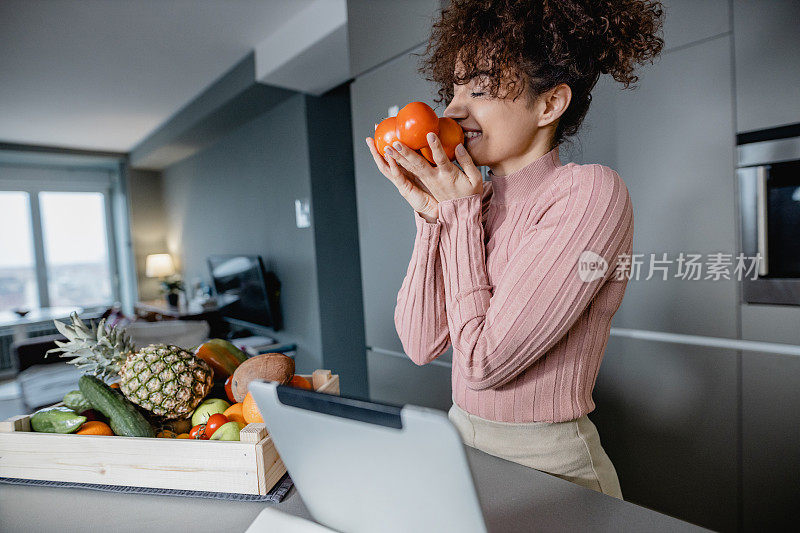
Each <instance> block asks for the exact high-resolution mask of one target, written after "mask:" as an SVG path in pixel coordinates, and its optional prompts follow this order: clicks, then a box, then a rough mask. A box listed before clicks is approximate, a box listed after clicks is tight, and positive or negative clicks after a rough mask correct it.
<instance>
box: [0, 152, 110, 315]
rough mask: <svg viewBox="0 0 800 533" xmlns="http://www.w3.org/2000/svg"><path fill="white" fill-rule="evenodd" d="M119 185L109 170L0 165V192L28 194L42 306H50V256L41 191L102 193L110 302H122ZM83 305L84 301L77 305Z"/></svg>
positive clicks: (39, 295) (37, 279)
mask: <svg viewBox="0 0 800 533" xmlns="http://www.w3.org/2000/svg"><path fill="white" fill-rule="evenodd" d="M118 185H119V179H118V173H117V172H114V171H112V170H109V169H92V168H51V167H36V166H14V165H0V191H2V192H24V193H27V194H28V205H29V214H30V217H31V220H30V222H31V236H32V237H33V251H34V262H35V265H36V286H37V289H38V297H39V298H38V299H39V307H50V289H49V286H48V275H47V258H46V257H45V250H44V228H43V225H42V212H41V208H40V199H39V193H41V192H88V193H92V192H93V193H100V194H102V195H103V202H104V207H105V223H106V249H107V251H108V260H109V270H110V272H111V299H112V301H111V302H108V304H109V305H112V304H113V303H114V302H118V301H120V299H121V298H120V296H121V294H122V289H121V286H120V270H119V269H120V263H119V258H118V256H117V242H116V238H117V237H116V231H115V228H116V225H115V220H114V210H113V208H112V202H113V201H114V189H115V187H117V186H118ZM76 305H79V306H81V307H83V305H82V304H76Z"/></svg>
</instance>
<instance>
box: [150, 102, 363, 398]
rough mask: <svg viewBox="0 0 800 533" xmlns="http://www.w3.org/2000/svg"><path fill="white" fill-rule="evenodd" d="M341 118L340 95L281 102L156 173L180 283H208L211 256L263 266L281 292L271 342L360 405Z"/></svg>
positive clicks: (353, 223) (359, 309)
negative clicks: (251, 257)
mask: <svg viewBox="0 0 800 533" xmlns="http://www.w3.org/2000/svg"><path fill="white" fill-rule="evenodd" d="M349 113H350V99H349V95H348V92H347V88H346V87H340V88H337V89H334V90H333V91H331V92H329V93H327V94H326V95H323V96H321V97H309V96H304V95H301V94H297V95H295V96H293V97H291V98H289V99H288V100H286V101H284V102H281V103H280V104H278V105H277V106H275V107H274V108H272V109H270V110H268V111H267V112H265V113H264V114H262V115H260V116H258V117H256V118H254V119H253V120H251V121H250V122H248V123H246V124H244V125H242V126H241V127H239V128H238V129H236V130H235V131H233V132H231V133H229V134H227V135H225V136H223V137H221V138H220V139H219V140H218V141H217V142H215V143H214V144H213V145H211V146H209V147H208V148H206V149H204V150H203V151H201V152H199V153H197V154H195V155H193V156H192V157H190V158H188V159H185V160H183V161H181V162H179V163H176V164H174V165H172V166H170V167H168V168H167V169H165V171H164V172H163V188H164V206H165V209H166V218H167V228H168V229H167V244H168V246H169V250H170V252H171V253H173V255H174V256H175V257H176V258H177V259H178V261H179V265H178V268H180V269H182V271H183V273H184V278H185V279H186V280H188V281H191V279H192V278H194V277H200V278H202V279H204V280H208V267H207V265H206V258H207V257H208V256H209V255H211V254H258V255H261V256H262V257H263V258H264V260H265V262H266V266H267V268H268V269H272V270H274V272H275V273H276V274H277V276H278V278H279V279H280V281H281V306H282V309H283V318H284V329H283V330H281V331H278V332H275V333H274V336H275V337H276V338H277V339H279V340H280V341H281V342H294V343H297V346H298V349H297V358H296V365H297V371H298V372H311V371H313V370H314V369H317V368H328V369H330V370H332V371H333V372H335V373H338V374H340V379H341V387H342V392H343V393H345V394H352V395H361V396H366V394H367V392H366V391H367V364H366V355H365V354H364V353H363V348H362V347H363V345H364V319H363V302H362V298H361V286H360V279H361V272H360V269H359V260H358V247H357V240H356V235H357V219H356V213H355V185H354V182H353V161H352V153H353V149H352V143H351V137H350V128H349V123H348V122H344V123H343V122H342V120H341V117H343V116H344V117H347V116H349ZM331 131H337V132H339V133H340V134H339V135H331V134H330V132H331ZM295 199H309V200H310V202H311V207H312V212H311V222H312V224H311V226H310V227H307V228H297V225H296V220H295V206H294V201H295Z"/></svg>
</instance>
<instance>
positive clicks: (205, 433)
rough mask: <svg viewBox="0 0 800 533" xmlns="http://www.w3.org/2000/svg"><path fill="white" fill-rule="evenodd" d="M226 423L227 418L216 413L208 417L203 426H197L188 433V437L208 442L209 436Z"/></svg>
mask: <svg viewBox="0 0 800 533" xmlns="http://www.w3.org/2000/svg"><path fill="white" fill-rule="evenodd" d="M227 423H228V417H227V416H225V415H223V414H222V413H217V414H214V415H211V416H210V417H208V421H207V422H206V423H205V424H197V425H196V426H194V427H193V428H192V430H191V431H190V432H189V437H190V438H192V439H199V440H209V439H210V438H211V435H213V434H214V432H215V431H216V430H217V429H219V427H220V426H222V425H223V424H227Z"/></svg>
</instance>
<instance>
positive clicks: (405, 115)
mask: <svg viewBox="0 0 800 533" xmlns="http://www.w3.org/2000/svg"><path fill="white" fill-rule="evenodd" d="M431 131H432V132H433V133H435V134H437V135H438V134H439V117H437V116H436V113H435V112H434V110H433V109H431V107H430V106H429V105H428V104H426V103H423V102H411V103H410V104H408V105H407V106H405V107H404V108H403V109H401V110H400V112H399V113H397V137H398V138H399V139H400V142H402V143H403V144H405V145H406V146H408V147H409V148H411V149H412V150H419V149H420V148H423V147H425V146H428V139H426V138H425V136H426V135H428V133H429V132H431Z"/></svg>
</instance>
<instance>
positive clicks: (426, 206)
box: [366, 137, 439, 222]
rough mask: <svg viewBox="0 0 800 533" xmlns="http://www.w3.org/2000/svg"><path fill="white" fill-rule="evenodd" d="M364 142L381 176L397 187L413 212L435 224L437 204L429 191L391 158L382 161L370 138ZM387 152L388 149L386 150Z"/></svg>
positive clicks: (437, 215) (437, 211) (437, 214)
mask: <svg viewBox="0 0 800 533" xmlns="http://www.w3.org/2000/svg"><path fill="white" fill-rule="evenodd" d="M366 141H367V146H369V151H370V152H371V153H372V158H373V159H374V160H375V164H376V165H377V166H378V170H380V171H381V174H383V175H384V176H386V177H387V178H388V179H389V181H391V182H392V183H394V186H395V187H397V190H398V191H400V194H401V195H402V196H403V198H405V199H406V201H407V202H408V203H409V204H410V205H411V207H412V208H413V209H414V211H416V212H418V213H419V214H420V216H422V217H423V218H425V220H427V221H428V222H436V220H437V219H438V218H439V202H438V201H437V200H436V199H435V198H434V197H433V195H432V194H431V192H430V190H429V189H428V188H427V187H426V186H425V185H423V184H422V183H420V181H419V180H418V179H417V177H416V176H414V174H412V173H410V172H408V171H407V170H405V169H404V168H402V167H400V166H399V165H398V164H397V163H396V162H395V160H394V159H393V158H391V157H387V158H386V160H384V159H383V157H381V155H380V154H379V153H378V149H377V148H376V147H375V140H374V139H373V138H372V137H367V138H366ZM388 150H389V148H387V151H388ZM387 161H388V163H387Z"/></svg>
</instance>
